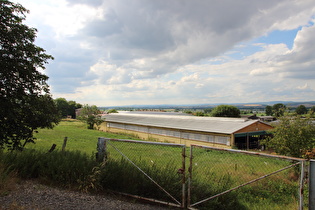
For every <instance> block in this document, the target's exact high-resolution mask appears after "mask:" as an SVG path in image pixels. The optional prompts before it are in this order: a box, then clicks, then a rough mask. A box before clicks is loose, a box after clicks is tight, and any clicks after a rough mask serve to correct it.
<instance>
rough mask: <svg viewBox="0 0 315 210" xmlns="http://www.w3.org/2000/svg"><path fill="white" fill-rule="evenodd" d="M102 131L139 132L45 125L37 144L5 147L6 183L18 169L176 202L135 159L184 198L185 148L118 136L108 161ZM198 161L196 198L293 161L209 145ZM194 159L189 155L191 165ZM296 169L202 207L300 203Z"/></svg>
mask: <svg viewBox="0 0 315 210" xmlns="http://www.w3.org/2000/svg"><path fill="white" fill-rule="evenodd" d="M101 136H102V137H107V138H118V139H132V138H133V137H130V136H126V135H118V134H110V133H105V132H102V131H96V130H88V129H86V126H85V124H83V123H81V122H79V121H75V120H66V121H62V122H61V123H60V124H59V125H58V126H56V127H55V128H54V129H53V130H49V129H41V130H39V132H38V133H37V134H36V135H35V137H37V140H36V144H29V145H27V148H26V150H25V151H23V152H5V153H3V152H1V153H0V166H1V167H0V186H1V179H2V180H4V181H2V183H6V180H7V179H8V177H9V174H13V173H16V174H17V175H18V176H19V177H22V178H38V179H40V180H42V181H44V182H45V183H48V184H54V185H58V186H62V187H69V188H74V189H80V190H84V191H88V190H92V191H96V192H100V191H103V190H114V191H119V192H124V193H130V194H136V195H140V196H145V197H150V198H154V199H159V200H164V201H167V202H173V201H172V199H170V198H169V197H168V196H167V195H166V194H165V193H164V192H162V191H161V190H160V189H159V188H158V187H156V186H155V185H154V184H153V183H152V182H151V181H150V180H149V179H148V178H147V177H146V176H145V175H143V174H142V173H141V172H140V171H139V169H137V168H136V167H134V166H133V165H132V164H131V163H130V162H129V161H132V162H133V163H135V164H136V165H137V166H139V167H140V168H141V170H143V171H145V172H146V173H147V174H148V175H149V176H150V177H151V178H152V179H153V180H155V181H156V182H157V183H159V184H160V185H161V186H162V187H164V188H165V189H166V190H167V191H168V192H169V193H171V195H173V196H174V197H175V198H176V199H178V200H180V198H181V194H180V193H181V178H182V176H181V174H180V173H178V169H180V168H181V167H182V162H181V161H182V154H181V150H182V148H180V147H165V146H162V145H148V144H135V143H126V142H115V141H112V142H110V144H109V145H107V151H108V159H107V161H106V163H105V164H100V163H97V162H96V161H95V155H94V153H95V152H96V143H97V138H98V137H101ZM64 137H68V142H67V147H66V151H65V152H62V151H61V147H62V144H63V139H64ZM53 143H54V144H57V150H56V151H54V152H51V153H48V152H47V151H48V150H49V149H50V147H51V145H52V144H53ZM121 153H123V154H124V155H126V156H127V157H128V158H129V161H128V160H126V159H125V158H124V157H122V155H121ZM186 154H188V149H187V151H186ZM193 161H194V166H193V173H192V174H193V184H192V203H193V202H196V201H199V200H201V199H204V198H206V197H209V196H211V195H215V194H216V193H220V192H222V191H225V190H228V189H230V188H231V187H234V186H236V185H237V184H241V183H244V182H245V181H249V180H252V179H254V178H257V177H259V176H262V175H265V174H267V173H270V172H272V171H274V170H277V169H280V168H282V167H284V166H286V165H288V163H287V162H286V161H280V160H276V159H270V158H267V159H266V158H261V157H256V156H255V157H250V156H246V155H245V156H244V155H241V154H231V153H226V152H220V151H212V150H211V151H207V150H203V149H201V150H195V151H194V158H193ZM188 162H189V161H188V158H186V169H187V168H188ZM291 172H292V171H285V172H282V174H281V175H280V176H273V177H272V178H268V179H265V180H264V181H259V182H257V183H255V184H252V185H250V186H246V187H243V188H241V189H239V190H237V191H234V192H231V193H228V194H226V195H224V196H220V197H218V198H216V199H214V200H212V201H208V202H206V203H204V204H202V205H198V206H197V207H198V208H204V209H296V206H297V201H296V195H297V182H296V180H293V179H290V177H289V176H290V173H291ZM1 177H4V178H1Z"/></svg>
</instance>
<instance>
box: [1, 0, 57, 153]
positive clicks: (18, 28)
mask: <svg viewBox="0 0 315 210" xmlns="http://www.w3.org/2000/svg"><path fill="white" fill-rule="evenodd" d="M0 11H1V15H0V107H1V109H0V125H1V126H0V148H4V147H7V148H8V149H12V150H14V149H23V147H24V146H25V144H26V143H29V142H34V137H33V132H34V131H36V129H38V128H52V127H53V126H54V125H55V124H57V123H58V122H59V118H58V115H57V109H56V107H55V105H54V102H53V100H52V98H51V95H50V92H49V86H48V84H47V83H46V81H47V79H48V77H47V76H46V75H44V74H43V73H41V72H42V71H40V70H44V69H45V67H44V65H45V64H46V63H48V62H47V60H49V59H53V57H52V56H51V55H47V54H46V53H45V50H44V49H42V48H40V47H38V46H36V45H35V44H34V41H35V38H36V32H37V31H36V29H34V28H29V27H28V26H27V25H24V24H23V23H22V22H23V20H25V17H26V16H25V14H26V13H27V12H28V10H26V9H25V8H24V7H23V6H22V5H20V4H15V3H12V2H10V1H5V0H2V1H0Z"/></svg>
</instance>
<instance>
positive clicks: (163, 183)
mask: <svg viewBox="0 0 315 210" xmlns="http://www.w3.org/2000/svg"><path fill="white" fill-rule="evenodd" d="M104 140H105V142H104V143H105V145H106V154H105V155H106V158H105V159H106V160H105V169H107V170H108V171H109V173H108V174H107V175H108V176H107V177H103V178H102V180H103V181H104V182H107V183H102V185H103V186H106V187H107V188H109V189H111V188H112V189H114V190H116V191H117V190H118V191H119V192H122V193H124V194H128V195H133V196H134V197H139V198H143V199H147V200H152V201H155V202H160V203H164V204H168V205H173V206H177V207H183V206H184V204H185V196H184V195H185V190H186V187H185V182H186V180H185V172H186V169H185V159H186V158H185V152H186V147H185V145H181V144H169V143H159V142H147V141H133V140H122V139H104ZM113 173H114V174H113ZM105 174H106V173H105Z"/></svg>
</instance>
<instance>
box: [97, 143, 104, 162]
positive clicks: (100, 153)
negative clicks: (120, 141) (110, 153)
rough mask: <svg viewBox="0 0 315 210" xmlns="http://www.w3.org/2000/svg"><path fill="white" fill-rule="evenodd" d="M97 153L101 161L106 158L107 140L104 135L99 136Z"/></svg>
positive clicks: (98, 159)
mask: <svg viewBox="0 0 315 210" xmlns="http://www.w3.org/2000/svg"><path fill="white" fill-rule="evenodd" d="M96 149H97V153H96V159H97V161H99V162H103V161H105V160H106V140H105V138H103V137H100V138H98V141H97V148H96Z"/></svg>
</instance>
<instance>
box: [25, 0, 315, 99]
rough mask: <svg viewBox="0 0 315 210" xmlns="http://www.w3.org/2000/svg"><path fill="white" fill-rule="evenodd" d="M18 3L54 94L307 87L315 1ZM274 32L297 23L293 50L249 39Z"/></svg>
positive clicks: (166, 95)
mask: <svg viewBox="0 0 315 210" xmlns="http://www.w3.org/2000/svg"><path fill="white" fill-rule="evenodd" d="M20 2H21V3H22V4H23V5H24V4H25V6H26V7H27V8H28V9H30V10H31V14H30V15H29V20H28V23H29V24H31V25H32V26H34V27H36V28H38V29H39V34H38V35H39V36H38V39H37V43H38V44H39V45H40V46H43V47H44V48H45V49H47V52H48V53H50V54H52V55H53V56H54V57H55V60H54V61H53V62H51V64H50V65H48V66H47V74H48V76H49V77H50V80H49V83H50V84H51V87H52V91H53V93H54V95H56V96H61V95H65V94H66V96H67V97H69V98H70V99H74V100H75V99H76V98H78V99H80V100H87V101H91V103H95V104H98V105H102V104H103V105H106V104H104V103H106V101H111V102H110V105H119V104H123V103H127V104H132V103H134V104H136V103H142V104H147V103H146V102H150V103H171V102H172V101H173V102H174V103H192V102H196V103H199V102H201V103H206V102H209V103H211V102H229V101H230V102H237V101H239V100H240V98H242V100H243V101H257V100H268V99H270V100H272V99H280V98H282V99H288V100H291V99H294V98H299V94H300V95H301V92H299V94H297V93H296V91H298V90H299V91H306V90H307V91H308V92H307V93H305V97H308V96H312V94H314V79H315V78H314V77H315V74H314V73H313V69H314V66H315V63H314V62H315V57H314V55H315V53H314V49H315V46H314V45H315V41H314V39H313V35H314V32H315V27H314V19H312V16H314V14H315V3H314V2H313V0H303V1H295V0H279V1H274V0H266V1H260V0H254V1H244V0H240V1H232V0H222V1H203V0H196V1H190V0H174V1H146V0H135V1H131V2H128V4H127V3H126V2H125V1H122V0H106V1H105V0H95V1H88V0H79V1H74V0H54V1H51V0H47V1H40V0H34V1H27V0H21V1H20ZM274 30H278V31H283V30H299V31H298V33H297V35H296V38H295V40H294V45H293V48H292V49H289V48H288V47H287V45H286V44H285V43H277V44H269V43H251V40H253V39H255V38H258V37H261V36H268V34H269V33H270V32H272V31H274ZM249 47H255V51H253V52H247V53H246V54H244V55H241V54H240V52H244V50H245V49H247V48H249ZM236 55H238V56H239V57H238V58H235V57H234V56H236ZM303 80H308V82H307V84H308V87H307V88H306V89H303V88H297V87H304V86H303V85H304V84H305V82H304V81H303ZM93 91H94V92H93ZM290 91H291V95H290V94H289V92H290ZM92 92H93V94H94V95H95V96H93V94H92ZM113 93H114V94H113ZM295 93H296V94H295ZM281 94H282V95H281ZM113 95H115V96H113ZM284 97H287V98H284ZM305 97H304V98H305ZM300 98H301V96H300ZM301 99H302V98H301ZM93 100H94V101H93ZM101 101H103V102H101Z"/></svg>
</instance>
